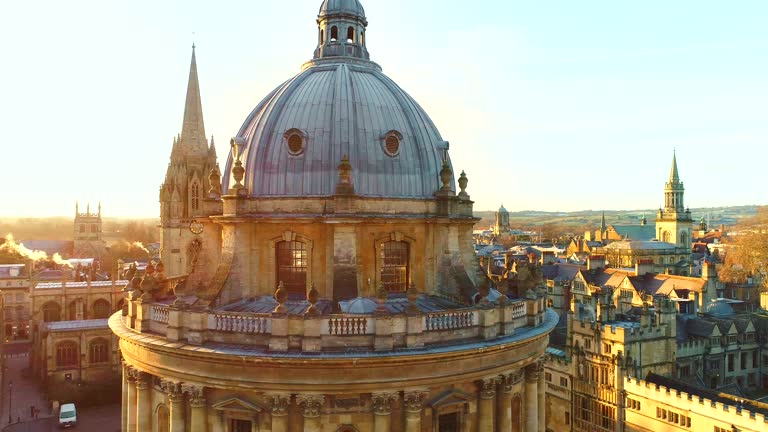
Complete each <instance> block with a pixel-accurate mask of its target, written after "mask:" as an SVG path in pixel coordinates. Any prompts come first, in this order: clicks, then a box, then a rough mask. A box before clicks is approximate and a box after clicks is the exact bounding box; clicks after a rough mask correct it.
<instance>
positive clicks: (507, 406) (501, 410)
mask: <svg viewBox="0 0 768 432" xmlns="http://www.w3.org/2000/svg"><path fill="white" fill-rule="evenodd" d="M522 378H523V371H516V372H513V373H511V374H508V375H503V376H502V377H501V379H500V380H501V394H500V395H499V397H498V406H497V407H496V414H497V415H496V422H497V424H498V429H499V430H503V431H509V430H512V390H513V389H514V387H515V385H516V384H517V383H519V382H520V380H522Z"/></svg>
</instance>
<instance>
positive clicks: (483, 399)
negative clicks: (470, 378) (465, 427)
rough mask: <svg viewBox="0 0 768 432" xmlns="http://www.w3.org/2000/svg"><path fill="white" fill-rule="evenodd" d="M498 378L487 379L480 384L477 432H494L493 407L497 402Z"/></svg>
mask: <svg viewBox="0 0 768 432" xmlns="http://www.w3.org/2000/svg"><path fill="white" fill-rule="evenodd" d="M497 383H498V378H496V377H494V378H486V379H484V380H482V381H481V382H480V393H479V394H478V396H479V399H478V401H477V431H478V432H494V418H493V417H494V416H493V405H494V402H496V384H497Z"/></svg>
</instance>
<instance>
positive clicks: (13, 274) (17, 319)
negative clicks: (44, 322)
mask: <svg viewBox="0 0 768 432" xmlns="http://www.w3.org/2000/svg"><path fill="white" fill-rule="evenodd" d="M29 285H30V278H29V266H27V265H25V264H4V265H0V294H1V295H2V296H3V300H4V306H3V312H4V313H3V320H2V323H3V328H4V335H5V338H6V339H8V340H16V339H28V338H29V317H30V309H29Z"/></svg>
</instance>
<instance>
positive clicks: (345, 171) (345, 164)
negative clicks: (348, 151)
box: [336, 155, 355, 195]
mask: <svg viewBox="0 0 768 432" xmlns="http://www.w3.org/2000/svg"><path fill="white" fill-rule="evenodd" d="M338 170H339V183H338V184H337V185H336V194H337V195H352V194H354V193H355V187H354V186H353V185H352V164H351V163H349V156H347V155H344V156H342V158H341V162H339V166H338Z"/></svg>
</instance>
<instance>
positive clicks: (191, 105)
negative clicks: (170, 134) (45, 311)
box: [160, 46, 221, 276]
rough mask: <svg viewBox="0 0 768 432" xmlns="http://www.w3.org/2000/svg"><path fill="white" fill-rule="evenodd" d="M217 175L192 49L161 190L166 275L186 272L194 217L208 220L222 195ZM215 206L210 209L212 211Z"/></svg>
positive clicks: (196, 228) (194, 232)
mask: <svg viewBox="0 0 768 432" xmlns="http://www.w3.org/2000/svg"><path fill="white" fill-rule="evenodd" d="M220 179H221V174H220V171H219V167H218V164H217V162H216V149H215V147H214V142H213V137H211V141H210V144H209V143H208V140H207V139H206V135H205V125H204V123H203V105H202V101H201V98H200V84H199V82H198V77H197V60H196V58H195V47H194V46H192V63H191V65H190V68H189V83H188V84H187V99H186V105H185V106H184V122H183V124H182V129H181V134H180V135H179V136H177V137H176V138H174V139H173V149H172V150H171V160H170V163H169V164H168V170H167V171H166V174H165V181H164V182H163V185H162V186H161V187H160V223H161V228H162V244H163V249H162V253H161V258H162V260H163V262H164V263H165V267H166V274H167V275H168V276H179V275H184V274H188V273H190V272H191V269H190V268H188V263H189V262H190V261H193V260H191V259H190V255H194V254H195V250H194V249H196V248H197V247H196V245H197V244H199V243H198V242H195V239H196V238H197V237H198V235H199V234H200V228H199V226H198V225H197V224H196V223H195V219H196V218H199V217H203V216H207V215H208V214H209V213H211V209H212V208H213V209H215V208H216V203H218V202H219V201H220V197H221V181H220ZM212 205H213V207H211V206H212Z"/></svg>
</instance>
